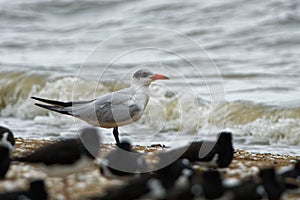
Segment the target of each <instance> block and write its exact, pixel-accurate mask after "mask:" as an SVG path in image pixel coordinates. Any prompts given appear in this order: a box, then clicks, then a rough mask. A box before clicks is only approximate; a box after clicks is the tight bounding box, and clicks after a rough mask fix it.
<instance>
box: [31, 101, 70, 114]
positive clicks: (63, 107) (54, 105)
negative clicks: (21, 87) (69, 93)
mask: <svg viewBox="0 0 300 200" xmlns="http://www.w3.org/2000/svg"><path fill="white" fill-rule="evenodd" d="M31 98H32V99H34V100H37V101H41V102H44V103H47V104H51V105H46V104H40V103H35V104H34V105H36V106H39V107H41V108H45V109H47V110H52V111H54V112H58V113H61V114H65V115H72V105H73V103H72V102H62V101H55V100H50V99H42V98H38V97H31Z"/></svg>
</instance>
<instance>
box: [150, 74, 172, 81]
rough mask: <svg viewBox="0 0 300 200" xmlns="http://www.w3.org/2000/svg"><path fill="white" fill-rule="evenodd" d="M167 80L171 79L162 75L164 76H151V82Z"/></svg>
mask: <svg viewBox="0 0 300 200" xmlns="http://www.w3.org/2000/svg"><path fill="white" fill-rule="evenodd" d="M166 79H170V78H169V77H167V76H165V75H162V74H154V75H153V76H151V80H153V81H155V80H166Z"/></svg>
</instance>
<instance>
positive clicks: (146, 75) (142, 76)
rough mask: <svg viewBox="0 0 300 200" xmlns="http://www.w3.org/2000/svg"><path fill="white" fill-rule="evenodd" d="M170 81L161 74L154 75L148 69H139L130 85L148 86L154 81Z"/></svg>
mask: <svg viewBox="0 0 300 200" xmlns="http://www.w3.org/2000/svg"><path fill="white" fill-rule="evenodd" d="M165 79H170V78H169V77H167V76H165V75H162V74H154V73H153V72H151V71H150V70H148V69H139V70H138V71H136V72H135V73H134V74H133V76H132V83H134V84H136V85H145V86H147V85H150V83H152V82H153V81H156V80H165Z"/></svg>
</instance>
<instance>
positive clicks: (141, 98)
mask: <svg viewBox="0 0 300 200" xmlns="http://www.w3.org/2000/svg"><path fill="white" fill-rule="evenodd" d="M131 88H132V90H133V93H132V97H133V99H132V100H133V101H134V102H135V103H136V104H139V106H140V107H141V108H142V109H145V107H146V105H147V103H148V101H149V97H150V92H149V85H134V84H133V85H131Z"/></svg>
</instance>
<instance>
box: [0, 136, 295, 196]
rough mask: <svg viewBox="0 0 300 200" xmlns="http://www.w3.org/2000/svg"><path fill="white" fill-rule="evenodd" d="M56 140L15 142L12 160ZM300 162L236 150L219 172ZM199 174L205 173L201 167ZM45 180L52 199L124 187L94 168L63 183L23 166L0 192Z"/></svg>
mask: <svg viewBox="0 0 300 200" xmlns="http://www.w3.org/2000/svg"><path fill="white" fill-rule="evenodd" d="M55 141H56V140H47V139H22V138H17V139H16V146H15V150H14V152H13V155H12V156H21V155H25V154H28V153H30V152H32V151H34V150H35V149H37V148H39V147H41V146H43V145H46V144H49V143H53V142H55ZM113 148H114V145H112V144H105V145H103V147H102V148H101V151H109V150H110V149H113ZM134 149H135V150H136V151H139V152H158V151H163V150H164V149H166V148H165V147H161V146H150V147H145V146H135V147H134ZM299 159H300V156H289V155H280V154H271V153H264V154H262V153H252V152H248V151H244V150H235V154H234V159H233V161H232V163H231V164H230V166H229V167H228V168H224V169H220V171H221V172H222V174H223V176H224V177H226V178H236V179H245V178H248V177H249V178H250V177H256V175H257V173H258V172H259V169H262V168H266V167H270V166H274V167H275V168H276V169H277V170H280V169H281V168H282V167H286V166H291V165H293V164H294V163H296V161H297V160H299ZM198 170H203V168H202V167H200V166H199V167H198ZM38 178H42V179H44V180H46V187H47V191H48V192H49V194H50V199H66V198H65V195H66V194H65V192H64V191H67V193H68V196H69V198H70V199H85V198H86V197H88V196H94V195H100V194H103V193H104V192H105V191H106V190H107V189H108V188H110V187H111V186H113V185H119V184H122V181H121V180H108V179H106V178H103V177H101V176H100V174H99V170H98V167H97V166H96V165H95V166H91V167H90V168H89V169H86V170H85V171H83V172H81V173H78V174H74V175H70V176H69V177H68V178H67V181H65V182H63V180H62V179H61V178H52V177H47V176H46V175H45V174H44V173H42V172H39V171H37V170H36V169H35V168H34V167H32V166H30V165H26V164H22V163H12V165H11V167H10V170H9V172H8V173H7V176H6V179H5V180H2V181H0V191H13V190H17V189H24V188H26V187H27V186H28V182H29V181H30V180H34V179H38ZM299 198H300V191H299V189H298V190H297V191H294V192H293V193H292V194H289V193H287V194H285V196H284V199H299Z"/></svg>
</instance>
